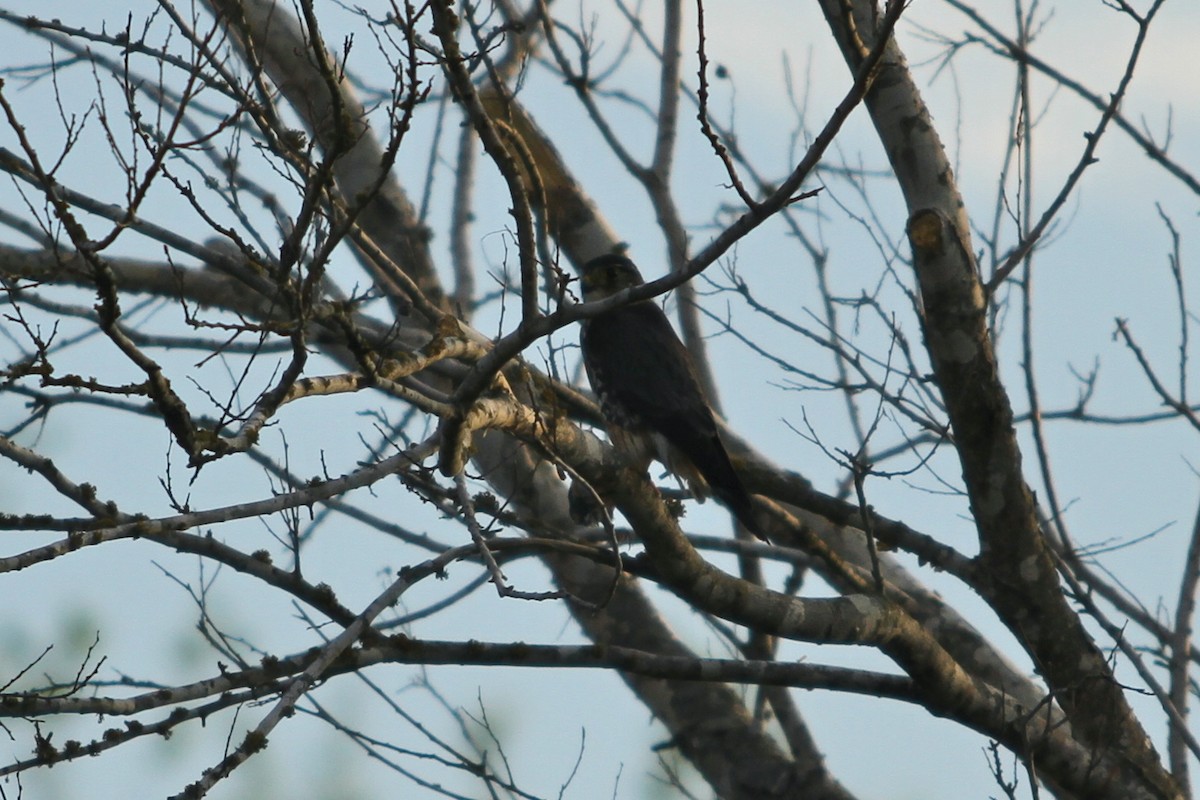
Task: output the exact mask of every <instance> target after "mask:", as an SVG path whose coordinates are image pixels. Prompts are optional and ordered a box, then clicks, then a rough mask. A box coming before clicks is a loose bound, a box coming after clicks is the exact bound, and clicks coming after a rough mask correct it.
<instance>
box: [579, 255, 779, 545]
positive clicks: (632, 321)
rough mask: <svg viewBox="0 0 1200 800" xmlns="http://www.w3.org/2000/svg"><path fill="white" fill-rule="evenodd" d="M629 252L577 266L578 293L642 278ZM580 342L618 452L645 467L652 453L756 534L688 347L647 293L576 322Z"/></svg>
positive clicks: (602, 291)
mask: <svg viewBox="0 0 1200 800" xmlns="http://www.w3.org/2000/svg"><path fill="white" fill-rule="evenodd" d="M642 282H643V281H642V276H641V273H639V272H638V269H637V267H635V266H634V264H633V262H632V261H630V260H629V259H628V258H625V257H624V256H620V255H606V256H600V257H599V258H596V259H593V260H591V261H589V262H588V263H587V264H585V265H584V267H583V274H582V277H581V278H580V283H581V285H582V287H583V299H584V300H586V301H592V300H602V299H604V298H605V297H609V296H611V295H613V294H615V293H617V292H620V291H621V290H623V289H628V288H629V287H631V286H637V285H639V284H641V283H642ZM582 328H583V331H582V333H581V335H580V339H579V343H580V346H581V347H582V349H583V364H584V367H585V368H586V369H587V374H588V380H590V381H591V384H592V390H593V391H595V392H596V395H597V396H598V397H599V398H600V408H601V410H602V411H603V412H604V418H605V420H606V421H607V423H608V435H609V439H610V440H611V441H612V443H613V446H614V447H615V448H616V449H617V452H618V453H620V454H621V456H622V458H623V459H624V460H625V461H626V462H627V463H628V464H629V465H630V466H632V467H634V468H636V469H638V470H639V471H643V472H644V471H646V469H647V468H648V467H649V466H650V462H651V460H653V459H655V458H657V459H658V460H659V461H661V462H662V463H663V464H664V465H666V467H667V469H669V470H670V471H671V472H672V473H674V474H675V475H677V476H679V477H680V478H682V479H683V480H684V481H686V482H687V485H688V488H689V489H691V491H692V494H693V495H695V496H696V498H697V499H698V500H700V501H701V502H703V501H704V499H705V498H706V497H708V495H709V494H710V493H711V494H714V495H716V496H717V499H719V500H720V501H721V502H722V503H723V504H724V505H725V506H727V507H728V508H729V510H730V511H732V512H733V514H734V515H735V516H736V517H737V518H738V519H739V520H740V521H741V522H742V524H743V525H745V526H746V527H747V528H749V529H750V530H751V531H753V532H755V533H756V534H758V532H759V528H758V526H757V525H756V524H755V520H754V514H753V505H752V504H751V501H750V495H749V493H747V491H746V487H745V486H743V485H742V481H741V478H739V477H738V474H737V472H736V471H735V470H734V468H733V464H731V463H730V462H729V454H728V453H726V452H725V446H724V445H723V444H722V443H721V438H720V436H719V435H718V434H717V423H716V421H715V420H714V419H713V412H712V409H711V408H709V405H708V401H707V400H706V399H705V396H704V391H703V390H702V389H701V388H700V381H699V379H698V378H697V377H696V368H695V366H693V364H692V359H691V356H690V355H688V351H687V348H685V347H684V346H683V343H682V342H680V341H679V337H678V336H676V335H675V331H674V329H673V328H672V327H671V323H670V322H668V321H667V315H666V314H664V313H663V310H662V309H661V308H659V307H658V305H657V304H656V303H655V302H654V301H653V300H641V301H639V302H636V303H630V304H628V305H623V306H619V307H617V308H614V309H612V310H611V311H606V312H605V313H603V314H600V315H598V316H596V317H593V318H591V319H585V320H584V321H583V323H582Z"/></svg>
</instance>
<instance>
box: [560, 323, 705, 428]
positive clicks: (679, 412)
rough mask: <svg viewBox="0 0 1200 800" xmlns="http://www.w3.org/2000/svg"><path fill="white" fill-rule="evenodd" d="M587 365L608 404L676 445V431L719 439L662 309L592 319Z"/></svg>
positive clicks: (594, 385) (588, 327) (585, 341)
mask: <svg viewBox="0 0 1200 800" xmlns="http://www.w3.org/2000/svg"><path fill="white" fill-rule="evenodd" d="M583 354H584V366H585V367H586V368H587V372H588V378H589V379H590V380H591V382H592V388H593V389H595V390H596V391H597V393H598V394H601V395H603V400H604V402H605V403H606V404H607V405H610V406H615V407H616V408H617V409H619V410H621V411H624V412H626V413H629V414H632V415H634V416H635V417H636V418H637V419H638V420H639V421H640V422H641V423H643V424H644V425H646V426H647V427H649V428H651V429H653V430H655V431H658V432H660V433H662V434H663V435H664V436H666V437H667V439H668V440H669V441H672V443H674V439H675V436H674V435H673V434H674V433H676V432H678V433H684V432H688V433H690V434H691V435H696V434H700V435H705V436H709V435H716V431H717V427H716V423H715V422H714V421H713V417H712V412H711V411H710V410H709V407H708V402H707V401H706V400H705V398H704V393H703V392H702V391H701V389H700V381H699V380H698V379H697V377H696V371H695V368H694V367H693V366H692V362H691V358H690V357H689V356H688V352H687V349H686V348H685V347H684V346H683V343H682V342H680V341H679V337H677V336H676V335H675V330H674V329H673V328H672V327H671V323H670V322H668V321H667V317H666V315H665V314H664V313H663V311H662V309H660V308H659V307H658V306H656V305H655V304H654V303H652V302H642V303H634V304H632V305H628V306H624V307H621V308H617V309H614V310H613V311H610V312H608V313H607V314H602V315H601V316H599V317H596V318H595V319H592V320H590V321H589V322H588V324H587V325H586V326H585V327H584V332H583Z"/></svg>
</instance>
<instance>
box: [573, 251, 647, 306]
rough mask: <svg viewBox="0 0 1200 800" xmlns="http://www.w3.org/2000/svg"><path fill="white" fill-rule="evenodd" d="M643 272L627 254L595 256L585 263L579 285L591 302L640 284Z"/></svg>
mask: <svg viewBox="0 0 1200 800" xmlns="http://www.w3.org/2000/svg"><path fill="white" fill-rule="evenodd" d="M644 282H645V281H643V280H642V273H640V272H638V268H637V267H635V266H634V265H633V262H632V261H630V260H629V259H628V258H626V257H625V256H621V255H617V254H616V253H609V254H608V255H604V256H600V257H599V258H593V259H592V260H591V261H589V262H587V263H586V264H584V265H583V271H582V273H581V274H580V276H579V285H580V286H581V287H582V288H583V299H584V300H585V301H588V302H591V301H593V300H603V299H604V298H606V297H611V296H612V295H614V294H616V293H617V292H619V291H621V290H622V289H628V288H629V287H630V286H639V285H641V284H642V283H644Z"/></svg>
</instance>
